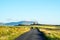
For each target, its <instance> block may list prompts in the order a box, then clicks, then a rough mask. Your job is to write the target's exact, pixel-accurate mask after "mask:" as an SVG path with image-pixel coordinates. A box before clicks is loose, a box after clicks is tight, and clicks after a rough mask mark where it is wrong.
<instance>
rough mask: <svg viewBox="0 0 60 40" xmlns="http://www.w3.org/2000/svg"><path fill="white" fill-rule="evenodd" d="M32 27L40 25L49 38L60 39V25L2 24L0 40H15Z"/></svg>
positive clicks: (48, 39)
mask: <svg viewBox="0 0 60 40" xmlns="http://www.w3.org/2000/svg"><path fill="white" fill-rule="evenodd" d="M30 27H34V28H35V27H38V28H39V30H40V31H42V32H43V33H44V34H45V36H46V37H47V40H60V26H38V25H34V26H32V25H31V26H0V40H14V39H15V38H17V37H18V36H20V35H22V34H23V33H25V32H28V31H29V30H30Z"/></svg>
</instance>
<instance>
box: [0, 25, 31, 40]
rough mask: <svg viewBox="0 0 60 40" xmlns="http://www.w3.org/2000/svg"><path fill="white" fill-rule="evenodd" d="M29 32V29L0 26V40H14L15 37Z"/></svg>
mask: <svg viewBox="0 0 60 40" xmlns="http://www.w3.org/2000/svg"><path fill="white" fill-rule="evenodd" d="M29 30H30V28H29V27H24V26H22V27H20V26H15V27H14V26H13V27H12V26H0V40H14V39H15V38H16V37H18V36H20V35H21V34H23V33H25V32H27V31H29Z"/></svg>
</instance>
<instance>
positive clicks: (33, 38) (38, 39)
mask: <svg viewBox="0 0 60 40" xmlns="http://www.w3.org/2000/svg"><path fill="white" fill-rule="evenodd" d="M15 40H46V39H45V37H44V34H43V33H42V32H40V31H39V30H38V29H37V28H36V29H31V30H30V31H29V32H27V33H25V34H23V35H21V36H19V37H17V38H16V39H15Z"/></svg>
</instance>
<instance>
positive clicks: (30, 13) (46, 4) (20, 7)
mask: <svg viewBox="0 0 60 40" xmlns="http://www.w3.org/2000/svg"><path fill="white" fill-rule="evenodd" d="M24 20H26V21H38V22H39V23H43V24H60V0H0V22H4V23H6V22H15V21H24Z"/></svg>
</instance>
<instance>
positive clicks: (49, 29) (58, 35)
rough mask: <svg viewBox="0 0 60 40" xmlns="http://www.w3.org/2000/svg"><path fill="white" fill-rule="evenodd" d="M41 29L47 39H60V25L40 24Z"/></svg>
mask: <svg viewBox="0 0 60 40" xmlns="http://www.w3.org/2000/svg"><path fill="white" fill-rule="evenodd" d="M39 29H40V31H42V32H44V33H45V35H46V37H47V40H60V26H40V28H39Z"/></svg>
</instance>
